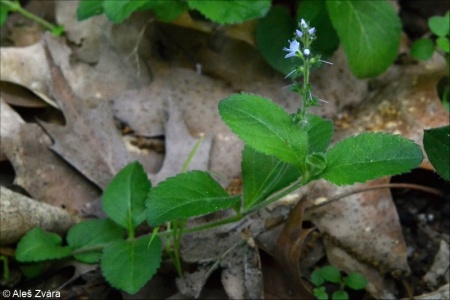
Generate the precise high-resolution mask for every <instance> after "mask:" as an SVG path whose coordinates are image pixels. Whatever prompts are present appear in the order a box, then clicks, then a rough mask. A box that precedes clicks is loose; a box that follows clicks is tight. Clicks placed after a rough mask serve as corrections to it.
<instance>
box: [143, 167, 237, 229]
mask: <svg viewBox="0 0 450 300" xmlns="http://www.w3.org/2000/svg"><path fill="white" fill-rule="evenodd" d="M239 200H240V197H239V196H237V197H231V196H230V195H228V193H227V192H226V191H225V190H224V188H223V187H222V186H220V184H219V183H217V181H215V180H214V179H213V178H212V177H211V175H209V174H208V173H207V172H203V171H191V172H187V173H180V174H178V175H176V176H175V177H170V178H168V179H166V180H165V181H163V182H161V183H160V184H158V186H156V187H155V188H154V189H152V190H151V191H150V193H149V196H148V199H147V221H148V223H149V224H150V226H158V225H160V224H162V223H165V222H169V221H173V220H176V219H178V218H189V217H194V216H200V215H205V214H208V213H211V212H215V211H218V210H221V209H225V208H229V207H231V206H232V205H234V204H236V203H237V202H239Z"/></svg>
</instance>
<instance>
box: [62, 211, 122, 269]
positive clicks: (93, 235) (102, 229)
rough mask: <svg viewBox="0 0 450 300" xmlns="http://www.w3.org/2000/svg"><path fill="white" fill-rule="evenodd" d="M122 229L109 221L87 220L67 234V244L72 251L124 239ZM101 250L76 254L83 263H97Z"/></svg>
mask: <svg viewBox="0 0 450 300" xmlns="http://www.w3.org/2000/svg"><path fill="white" fill-rule="evenodd" d="M124 233H125V232H124V229H123V228H122V227H120V226H119V225H117V224H116V223H114V222H112V221H111V220H109V219H98V220H87V221H83V222H80V223H78V224H77V225H75V226H74V227H72V228H71V229H70V230H69V232H68V233H67V237H66V240H67V244H69V246H70V247H72V248H73V249H79V248H82V247H92V246H97V245H102V244H105V243H108V242H111V241H114V240H117V239H121V238H123V237H124ZM101 253H102V250H98V251H95V252H89V253H83V254H76V255H74V257H75V258H76V259H78V260H79V261H82V262H84V263H88V264H91V263H97V262H98V261H99V260H100V255H101Z"/></svg>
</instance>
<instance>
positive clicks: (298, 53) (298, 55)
mask: <svg viewBox="0 0 450 300" xmlns="http://www.w3.org/2000/svg"><path fill="white" fill-rule="evenodd" d="M315 33H316V29H315V28H314V27H310V26H309V25H308V23H307V22H306V21H305V20H304V19H301V20H300V22H299V23H298V29H296V30H295V35H294V38H293V39H292V40H291V41H289V48H286V47H285V48H283V50H284V51H287V52H288V54H286V56H285V58H293V59H294V63H296V62H300V63H299V65H298V66H297V67H295V68H294V70H292V72H290V73H289V74H288V75H287V76H286V77H291V78H292V81H293V84H292V85H290V89H291V90H292V91H294V92H295V93H298V94H300V95H301V96H302V104H301V106H300V107H299V108H298V109H297V112H296V114H295V115H294V118H293V122H294V123H295V124H301V123H302V120H304V119H305V115H306V112H307V110H308V108H309V107H311V106H319V99H318V98H316V97H314V96H313V95H312V92H311V89H312V88H311V84H310V83H309V75H310V70H311V68H312V67H315V66H319V65H320V64H321V63H323V62H324V63H329V62H326V61H323V60H321V59H320V55H313V54H312V51H311V44H312V42H313V41H314V40H315V39H316V36H315ZM298 77H303V83H301V84H300V83H298V82H297V81H296V79H297V78H298Z"/></svg>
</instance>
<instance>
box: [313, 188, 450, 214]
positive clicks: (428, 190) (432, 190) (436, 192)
mask: <svg viewBox="0 0 450 300" xmlns="http://www.w3.org/2000/svg"><path fill="white" fill-rule="evenodd" d="M387 188H394V189H413V190H418V191H423V192H426V193H430V194H433V195H436V196H439V197H442V198H444V196H445V195H444V193H443V192H442V191H440V190H439V189H436V188H432V187H427V186H423V185H419V184H413V183H386V184H377V185H374V186H370V187H365V188H360V189H355V190H352V191H349V192H346V193H344V194H341V195H337V196H335V197H333V198H331V199H329V200H328V201H325V202H322V203H319V204H317V205H314V206H311V207H307V208H306V210H311V209H316V208H319V207H322V206H325V205H328V204H330V203H332V202H335V201H338V200H341V199H342V198H345V197H348V196H351V195H353V194H357V193H363V192H368V191H371V190H377V189H387Z"/></svg>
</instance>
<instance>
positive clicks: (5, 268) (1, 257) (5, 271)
mask: <svg viewBox="0 0 450 300" xmlns="http://www.w3.org/2000/svg"><path fill="white" fill-rule="evenodd" d="M0 260H2V261H3V279H9V262H8V257H7V256H5V255H0Z"/></svg>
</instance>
